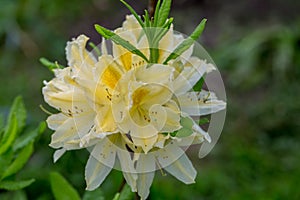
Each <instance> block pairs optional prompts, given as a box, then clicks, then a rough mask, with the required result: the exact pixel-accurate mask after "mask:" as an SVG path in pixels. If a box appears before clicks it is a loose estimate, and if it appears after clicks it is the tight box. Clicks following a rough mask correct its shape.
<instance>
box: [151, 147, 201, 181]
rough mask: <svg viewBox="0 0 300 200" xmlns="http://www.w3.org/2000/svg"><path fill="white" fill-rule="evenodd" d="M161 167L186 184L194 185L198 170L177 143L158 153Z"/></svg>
mask: <svg viewBox="0 0 300 200" xmlns="http://www.w3.org/2000/svg"><path fill="white" fill-rule="evenodd" d="M156 155H157V160H158V162H159V163H160V165H161V167H162V168H164V169H165V170H166V171H167V172H169V173H170V174H172V175H173V176H175V177H176V178H177V179H178V180H180V181H182V182H184V183H185V184H190V183H194V182H195V181H194V180H195V177H196V174H197V172H196V170H195V169H194V167H193V165H192V163H191V161H190V160H189V158H188V157H187V156H186V155H185V153H184V151H183V150H182V149H181V148H180V147H178V145H177V143H176V142H175V141H173V142H171V143H170V144H169V145H167V146H166V147H165V148H164V149H160V150H159V151H157V152H156Z"/></svg>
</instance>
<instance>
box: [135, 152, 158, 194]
mask: <svg viewBox="0 0 300 200" xmlns="http://www.w3.org/2000/svg"><path fill="white" fill-rule="evenodd" d="M137 171H138V172H141V173H139V174H138V179H137V190H138V194H139V196H140V197H141V199H146V198H147V197H148V195H149V193H150V187H151V184H152V182H153V178H154V175H155V158H154V157H153V155H152V154H151V153H150V154H147V155H145V154H140V157H139V160H138V161H137Z"/></svg>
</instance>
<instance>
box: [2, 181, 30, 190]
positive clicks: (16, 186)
mask: <svg viewBox="0 0 300 200" xmlns="http://www.w3.org/2000/svg"><path fill="white" fill-rule="evenodd" d="M34 181H35V180H34V179H29V180H22V181H1V182H0V189H4V190H20V189H22V188H25V187H27V186H29V185H30V184H32V183H33V182H34Z"/></svg>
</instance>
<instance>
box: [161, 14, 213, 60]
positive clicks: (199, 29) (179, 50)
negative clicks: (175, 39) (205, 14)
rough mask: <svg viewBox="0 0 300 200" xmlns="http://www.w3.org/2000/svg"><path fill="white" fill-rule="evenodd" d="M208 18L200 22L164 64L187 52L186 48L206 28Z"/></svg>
mask: <svg viewBox="0 0 300 200" xmlns="http://www.w3.org/2000/svg"><path fill="white" fill-rule="evenodd" d="M206 21H207V20H206V19H203V20H202V21H201V22H200V24H199V25H198V26H197V27H196V29H195V30H194V31H193V33H192V34H191V35H190V36H189V37H188V38H186V39H185V40H183V41H182V42H181V43H180V44H179V45H178V46H177V48H176V49H175V50H174V51H173V52H172V53H171V54H170V55H169V56H168V57H167V59H166V60H165V61H164V64H167V63H168V62H169V61H170V60H172V59H176V58H177V57H179V56H180V55H181V54H182V53H183V52H185V51H186V50H188V49H189V48H190V47H191V46H192V44H193V43H194V42H195V41H196V40H197V39H198V38H199V37H200V35H201V34H202V32H203V30H204V28H205V23H206Z"/></svg>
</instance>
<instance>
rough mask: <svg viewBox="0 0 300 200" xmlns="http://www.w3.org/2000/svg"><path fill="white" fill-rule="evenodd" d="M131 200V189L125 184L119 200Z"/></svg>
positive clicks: (132, 197)
mask: <svg viewBox="0 0 300 200" xmlns="http://www.w3.org/2000/svg"><path fill="white" fill-rule="evenodd" d="M132 199H134V193H133V192H131V188H130V187H129V185H127V184H125V185H124V187H123V189H122V191H121V193H120V197H119V200H132Z"/></svg>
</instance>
